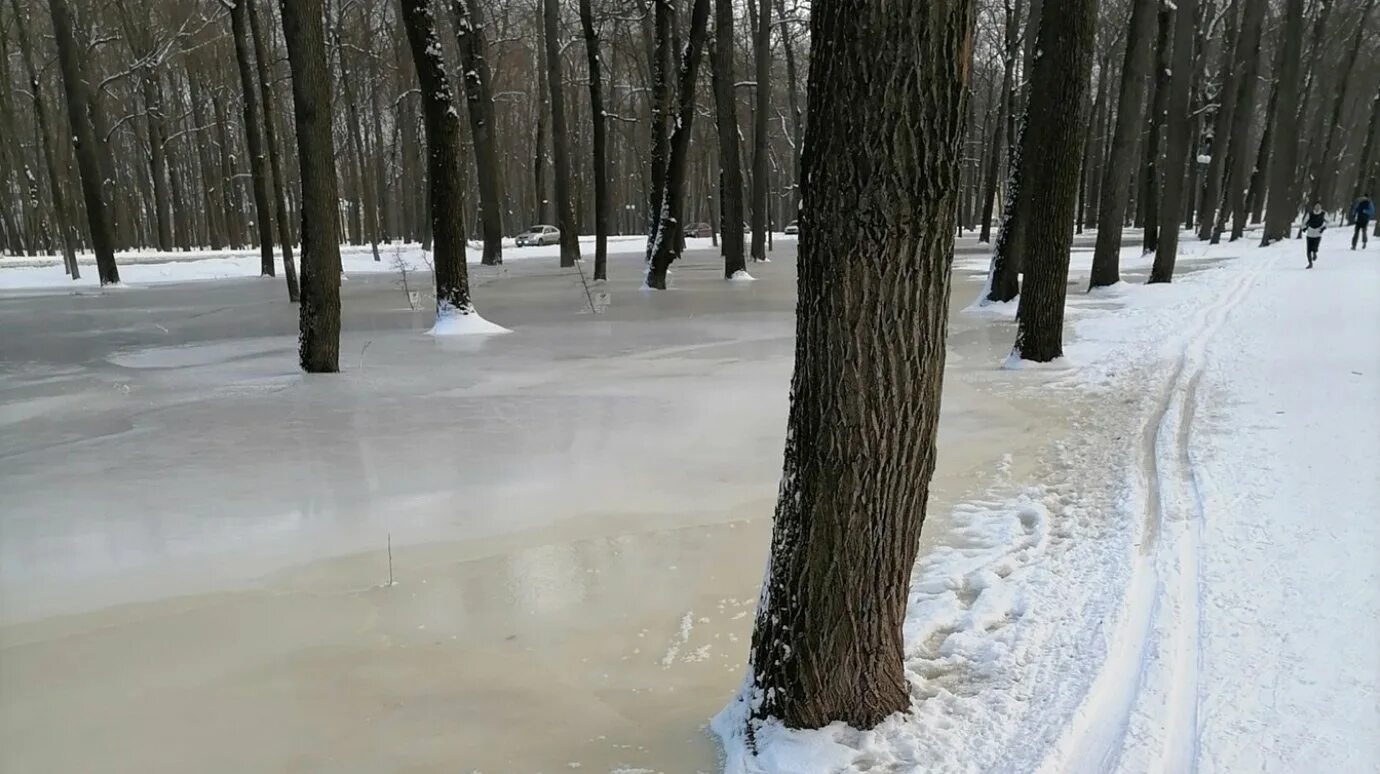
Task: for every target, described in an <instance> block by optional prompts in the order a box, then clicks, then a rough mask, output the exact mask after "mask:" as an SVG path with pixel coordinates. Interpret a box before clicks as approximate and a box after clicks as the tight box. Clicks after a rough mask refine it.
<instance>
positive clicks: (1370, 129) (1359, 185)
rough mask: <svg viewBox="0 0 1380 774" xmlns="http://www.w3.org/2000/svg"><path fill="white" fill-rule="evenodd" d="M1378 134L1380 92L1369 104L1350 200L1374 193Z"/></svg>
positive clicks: (1377, 160) (1379, 125) (1379, 130)
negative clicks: (1359, 161) (1362, 144)
mask: <svg viewBox="0 0 1380 774" xmlns="http://www.w3.org/2000/svg"><path fill="white" fill-rule="evenodd" d="M1377 134H1380V91H1377V92H1376V94H1375V98H1374V99H1372V100H1371V102H1370V120H1369V121H1368V122H1367V124H1366V142H1365V145H1364V146H1362V148H1361V163H1360V164H1357V165H1356V185H1354V186H1352V191H1351V196H1352V199H1353V200H1355V199H1359V198H1360V197H1361V196H1370V195H1371V193H1373V192H1374V191H1375V173H1376V168H1377V167H1380V158H1377V157H1376V153H1375V144H1376V141H1377V140H1376V135H1377Z"/></svg>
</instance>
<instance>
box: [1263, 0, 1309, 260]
mask: <svg viewBox="0 0 1380 774" xmlns="http://www.w3.org/2000/svg"><path fill="white" fill-rule="evenodd" d="M1281 34H1282V37H1281V39H1280V45H1281V46H1282V47H1283V49H1282V55H1281V59H1280V70H1279V74H1278V81H1279V101H1280V105H1282V106H1283V109H1282V110H1280V111H1279V117H1278V121H1279V126H1277V127H1275V130H1274V144H1275V147H1274V150H1273V151H1272V152H1271V153H1270V198H1269V200H1268V202H1267V205H1266V209H1265V229H1264V233H1263V234H1262V236H1261V240H1260V245H1261V247H1264V246H1265V245H1268V244H1270V243H1271V242H1276V241H1278V240H1280V239H1287V238H1288V236H1289V224H1290V223H1291V222H1292V221H1293V219H1294V213H1295V212H1296V211H1297V209H1298V207H1297V204H1296V203H1295V202H1294V200H1293V197H1292V196H1290V192H1291V191H1292V190H1293V178H1294V170H1295V169H1296V168H1297V166H1298V150H1299V141H1298V126H1299V118H1300V113H1299V111H1297V110H1295V109H1294V105H1295V104H1297V103H1298V94H1299V68H1300V66H1301V65H1302V56H1303V0H1286V2H1285V4H1284V27H1283V31H1282V33H1281Z"/></svg>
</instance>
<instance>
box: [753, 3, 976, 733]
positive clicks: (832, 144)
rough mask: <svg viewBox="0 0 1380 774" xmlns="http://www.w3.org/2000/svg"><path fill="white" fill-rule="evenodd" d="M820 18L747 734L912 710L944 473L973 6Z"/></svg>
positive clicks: (842, 12)
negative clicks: (919, 614) (912, 603)
mask: <svg viewBox="0 0 1380 774" xmlns="http://www.w3.org/2000/svg"><path fill="white" fill-rule="evenodd" d="M811 13H812V20H811V43H812V49H813V50H815V51H827V52H828V55H827V56H820V57H819V58H817V59H816V60H815V61H814V62H813V64H812V66H811V68H810V75H809V81H810V83H809V89H808V91H809V105H808V109H809V115H810V120H809V121H808V122H807V124H806V129H805V132H806V138H805V147H806V148H807V149H808V151H807V152H806V154H805V155H804V158H803V160H802V161H803V164H804V170H803V172H804V187H805V192H804V197H803V202H804V205H803V209H802V212H801V223H802V227H803V230H804V231H805V233H806V234H808V235H809V236H808V238H807V239H806V240H805V241H803V242H802V243H801V253H800V256H799V269H800V286H799V288H800V289H799V292H800V302H799V307H798V312H799V313H798V316H797V335H796V360H795V373H794V376H793V378H792V381H791V408H790V417H789V420H788V425H787V432H786V439H787V441H786V448H785V464H784V469H783V472H782V482H781V489H780V494H779V495H778V499H777V505H776V516H775V523H774V527H773V534H772V546H771V558H770V560H769V566H768V570H767V579H766V583H765V585H764V587H763V589H762V599H761V601H760V603H759V604H758V608H757V618H756V624H755V627H754V630H753V636H752V658H751V661H752V665H751V671H750V692H749V694H748V695H747V696H744V697H743V701H744V702H745V706H744V707H743V708H742V709H743V715H744V716H746V717H748V718H750V720H749V721H748V722H749V725H748V729H747V731H748V733H749V734H751V733H752V730H753V729H754V728H755V727H756V725H755V723H754V721H753V720H751V719H755V720H758V721H760V720H761V719H764V718H778V719H780V720H781V721H783V722H784V723H785V724H786V725H787V726H789V727H796V728H819V727H822V726H824V725H827V724H828V723H830V722H832V721H835V720H840V721H843V722H845V723H847V724H849V725H852V726H855V727H857V728H871V727H872V726H874V725H875V724H877V723H878V722H880V721H881V720H882V719H883V718H885V717H887V716H888V715H891V714H892V713H894V712H899V711H903V710H905V709H906V708H907V707H909V706H910V693H909V691H908V690H907V685H906V677H905V672H904V669H903V667H902V658H903V639H902V632H901V624H902V620H903V618H904V615H905V609H906V598H907V590H908V586H909V578H910V574H911V569H912V567H913V565H914V561H915V554H916V550H917V546H918V541H919V536H920V528H921V525H922V524H923V523H924V519H925V501H926V498H927V496H928V489H929V481H930V477H931V475H932V474H933V471H934V460H935V444H934V440H935V429H936V424H937V419H938V416H939V395H940V388H941V383H942V380H943V370H944V343H943V342H944V337H945V333H946V326H947V314H948V298H949V285H950V273H949V262H950V261H951V259H952V254H953V233H954V226H955V223H956V218H957V211H958V194H959V190H958V181H959V151H960V148H961V147H962V141H963V135H964V129H965V127H964V116H965V113H966V111H965V97H966V89H965V86H966V79H967V75H968V72H967V67H966V65H965V62H966V60H967V57H966V56H965V46H966V45H967V44H968V42H969V40H970V36H971V35H972V26H973V10H972V3H971V2H970V1H969V0H933V1H932V2H926V3H915V4H912V5H909V6H907V8H906V12H905V13H897V6H896V5H895V4H894V3H891V2H884V1H883V0H866V1H864V2H856V1H854V2H842V1H840V0H816V2H815V3H814V5H813V7H812V9H811ZM920 137H924V138H926V139H925V141H923V142H921V141H920V140H919V138H920ZM898 149H902V152H906V153H909V154H910V155H908V156H906V157H905V158H904V160H903V161H902V162H901V163H897V162H898V160H899V159H898V158H897V155H896V154H897V152H898ZM879 159H889V160H890V162H891V163H885V164H879V163H878V160H879ZM860 193H861V194H862V195H861V196H860V195H859V194H860ZM881 321H886V322H885V324H883V323H882V322H881ZM840 622H843V625H840Z"/></svg>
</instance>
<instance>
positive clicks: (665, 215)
mask: <svg viewBox="0 0 1380 774" xmlns="http://www.w3.org/2000/svg"><path fill="white" fill-rule="evenodd" d="M763 1H764V2H765V0H763ZM708 25H709V0H695V4H694V6H693V7H692V9H691V12H690V31H689V38H688V40H687V41H686V44H685V51H684V54H683V56H682V58H681V62H680V71H679V77H678V81H679V83H678V84H677V88H676V98H677V100H678V101H679V103H680V104H679V106H678V107H679V110H678V112H677V113H676V129H675V131H674V132H672V133H671V158H670V160H669V163H668V164H667V166H666V193H665V195H664V196H662V202H661V222H660V224H658V225H657V229H656V237H655V238H654V240H653V244H652V260H651V265H650V266H649V267H648V269H647V287H649V288H654V289H657V290H665V289H666V270H667V269H668V268H670V266H671V264H672V263H673V262H675V261H676V260H677V259H678V258H680V255H681V251H682V249H683V248H684V246H685V243H684V241H683V239H682V237H683V235H684V230H683V229H684V224H683V223H682V222H681V208H682V206H683V202H684V201H685V174H686V169H687V168H688V166H689V163H690V136H691V135H690V132H691V131H692V127H693V125H694V120H695V79H696V76H698V75H699V69H700V55H701V53H702V52H703V51H704V39H705V37H706V34H707V28H708Z"/></svg>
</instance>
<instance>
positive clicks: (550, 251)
mask: <svg viewBox="0 0 1380 774" xmlns="http://www.w3.org/2000/svg"><path fill="white" fill-rule="evenodd" d="M775 238H776V239H778V240H782V241H786V242H789V243H792V244H794V242H795V237H793V236H790V237H788V236H785V235H783V234H776V235H775ZM711 241H712V240H710V239H698V238H697V239H687V240H685V246H686V249H687V250H701V249H707V248H709V247H710V243H711ZM646 246H647V238H646V237H644V236H636V235H633V236H611V237H609V242H608V249H609V253H610V254H611V255H621V254H626V253H639V252H642V251H644V250H645V249H646ZM480 247H481V245H480V244H479V243H476V242H471V243H470V247H469V251H468V252H469V256H468V257H469V262H470V263H473V264H477V263H479V258H480V254H481V252H482V250H481V249H480ZM580 251H581V254H582V255H584V256H585V257H586V258H588V259H589V260H591V261H592V260H593V256H594V237H592V236H582V237H580ZM559 257H560V246H559V245H542V246H540V247H517V246H516V245H515V244H514V243H513V240H511V239H505V240H504V243H503V260H504V261H505V262H507V261H526V260H531V259H534V258H546V259H552V260H554V259H557V258H559ZM77 260H78V263H79V264H80V267H81V275H82V276H81V278H80V279H77V280H75V281H73V280H72V279H70V278H69V277H68V276H67V274H66V273H65V272H64V271H63V265H62V256H60V255H40V256H4V257H0V290H36V289H57V290H62V289H65V288H83V287H95V286H97V285H99V284H100V283H99V278H98V277H97V274H96V259H95V257H94V256H92V255H90V254H87V253H83V254H81V255H79V256H78V257H77ZM274 260H275V261H276V263H277V272H278V274H279V276H281V275H282V271H283V256H282V254H281V253H279V252H277V251H276V250H275V251H274ZM115 262H116V263H117V264H119V267H120V283H121V284H122V285H134V286H139V285H154V284H159V283H166V282H199V281H203V280H214V279H228V278H233V277H258V276H259V267H260V258H259V252H258V250H194V251H191V252H167V253H165V252H158V251H151V250H134V251H129V252H122V253H117V254H116V256H115ZM400 262H401V265H402V266H403V267H405V268H406V269H407V271H424V270H426V269H427V267H428V265H429V262H430V256H429V255H427V254H425V253H423V252H422V249H421V246H420V245H417V244H380V245H379V260H377V261H375V260H374V254H373V250H372V248H370V247H368V246H364V247H358V246H350V245H342V246H341V248H340V263H341V269H342V270H343V271H344V273H345V276H346V277H349V276H350V275H353V274H378V273H386V274H396V273H398V271H399V263H400Z"/></svg>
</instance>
